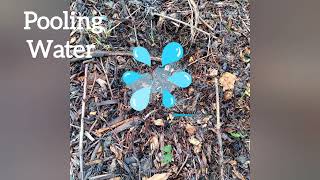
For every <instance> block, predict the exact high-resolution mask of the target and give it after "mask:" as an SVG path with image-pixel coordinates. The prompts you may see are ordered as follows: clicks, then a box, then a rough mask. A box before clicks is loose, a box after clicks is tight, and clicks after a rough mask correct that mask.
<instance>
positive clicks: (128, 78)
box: [122, 71, 142, 85]
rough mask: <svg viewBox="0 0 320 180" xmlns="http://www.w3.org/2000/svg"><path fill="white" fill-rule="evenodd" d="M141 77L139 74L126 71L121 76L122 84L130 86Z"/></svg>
mask: <svg viewBox="0 0 320 180" xmlns="http://www.w3.org/2000/svg"><path fill="white" fill-rule="evenodd" d="M141 77H142V75H141V74H139V73H137V72H134V71H127V72H125V73H124V74H123V75H122V80H123V82H125V83H126V85H131V84H133V83H134V82H136V81H137V80H138V79H140V78H141Z"/></svg>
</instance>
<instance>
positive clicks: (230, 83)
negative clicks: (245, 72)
mask: <svg viewBox="0 0 320 180" xmlns="http://www.w3.org/2000/svg"><path fill="white" fill-rule="evenodd" d="M236 78H237V77H236V76H235V75H234V74H231V73H229V72H225V73H223V75H222V76H221V77H220V79H219V83H220V85H221V86H222V87H223V91H226V90H233V89H234V83H235V82H236Z"/></svg>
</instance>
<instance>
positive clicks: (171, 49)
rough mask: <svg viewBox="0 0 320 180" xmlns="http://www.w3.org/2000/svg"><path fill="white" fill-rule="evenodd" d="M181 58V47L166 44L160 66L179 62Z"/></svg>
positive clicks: (174, 43)
mask: <svg viewBox="0 0 320 180" xmlns="http://www.w3.org/2000/svg"><path fill="white" fill-rule="evenodd" d="M182 57H183V47H182V46H181V44H179V43H177V42H171V43H169V44H167V45H166V46H165V47H164V49H163V51H162V55H161V59H162V66H165V65H167V64H171V63H174V62H177V61H179V60H180V59H181V58H182Z"/></svg>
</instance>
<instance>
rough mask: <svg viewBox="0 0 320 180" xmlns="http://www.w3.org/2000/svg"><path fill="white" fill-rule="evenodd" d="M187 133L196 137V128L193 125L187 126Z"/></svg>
mask: <svg viewBox="0 0 320 180" xmlns="http://www.w3.org/2000/svg"><path fill="white" fill-rule="evenodd" d="M186 131H187V132H188V134H189V135H194V134H195V133H196V131H197V129H196V127H194V126H192V125H191V124H187V125H186Z"/></svg>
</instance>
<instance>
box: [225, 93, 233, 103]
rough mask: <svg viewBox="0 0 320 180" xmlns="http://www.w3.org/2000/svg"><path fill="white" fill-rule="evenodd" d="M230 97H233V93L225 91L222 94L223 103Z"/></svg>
mask: <svg viewBox="0 0 320 180" xmlns="http://www.w3.org/2000/svg"><path fill="white" fill-rule="evenodd" d="M232 97H233V92H232V91H231V90H228V91H225V92H224V94H223V99H224V100H225V101H228V100H230V99H232Z"/></svg>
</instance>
